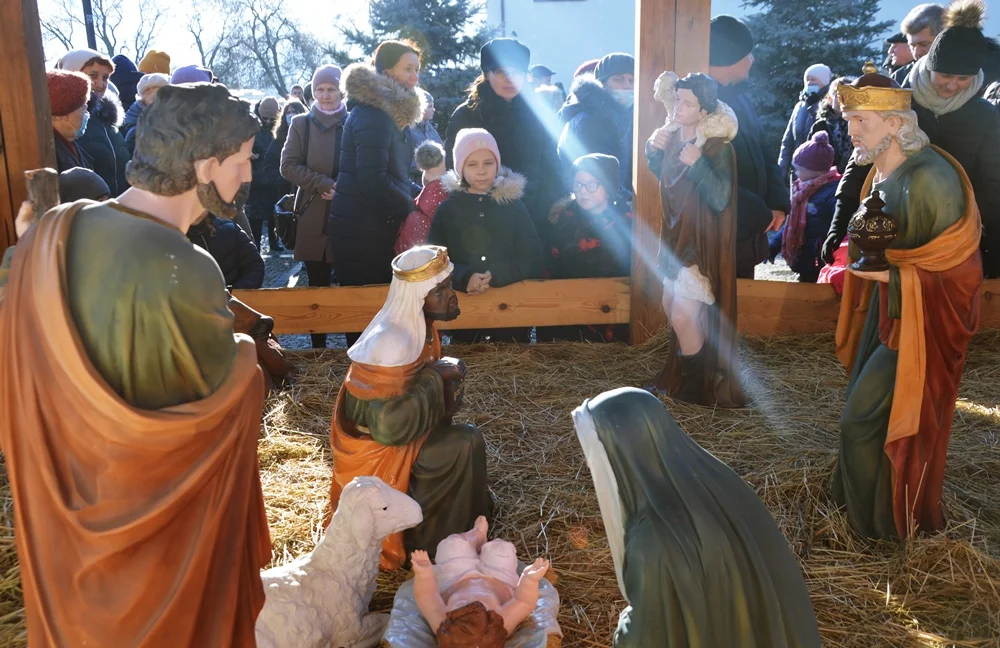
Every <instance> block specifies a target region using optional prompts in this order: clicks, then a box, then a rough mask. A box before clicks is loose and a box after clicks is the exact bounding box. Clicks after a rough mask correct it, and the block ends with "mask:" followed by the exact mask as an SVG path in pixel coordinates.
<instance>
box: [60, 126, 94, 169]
mask: <svg viewBox="0 0 1000 648" xmlns="http://www.w3.org/2000/svg"><path fill="white" fill-rule="evenodd" d="M52 134H53V137H54V138H55V141H56V171H58V172H59V173H62V172H63V171H68V170H69V169H72V168H74V167H83V168H84V169H90V170H91V171H93V170H94V162H93V160H91V159H90V156H89V155H87V152H86V151H84V150H83V147H81V146H80V145H79V144H75V145H73V144H70V143H68V142H67V141H66V140H64V139H63V138H62V136H61V135H59V133H57V132H55V131H54V130H53V131H52ZM74 148H75V149H76V151H75V152H74V150H73V149H74Z"/></svg>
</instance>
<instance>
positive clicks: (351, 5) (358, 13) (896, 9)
mask: <svg viewBox="0 0 1000 648" xmlns="http://www.w3.org/2000/svg"><path fill="white" fill-rule="evenodd" d="M0 1H3V0H0ZM55 1H56V0H39V2H38V5H39V11H40V13H41V15H42V17H43V18H44V17H46V16H47V15H51V13H52V12H53V11H54V7H55V6H56V5H55ZM139 1H140V0H124V2H125V5H126V8H127V9H129V11H127V12H126V16H125V21H124V23H123V25H122V28H123V30H125V31H128V30H129V28H130V25H134V16H135V14H136V13H137V7H138V3H139ZM276 1H278V2H281V3H282V4H283V5H284V6H285V9H286V11H288V12H289V13H290V14H291V15H292V16H294V17H295V18H297V19H298V22H299V23H300V24H301V25H303V26H304V28H305V29H306V30H307V31H310V32H312V33H313V34H314V35H315V36H316V37H317V38H319V39H320V40H321V41H329V40H335V39H337V37H338V33H337V26H338V25H339V24H345V23H347V22H348V21H351V20H353V21H355V22H358V23H360V24H363V23H364V22H365V20H366V17H367V7H368V1H367V0H336V2H329V3H323V4H326V6H330V7H336V8H335V9H334V8H331V9H329V10H328V11H327V10H318V7H319V6H320V3H319V2H315V1H305V2H302V1H298V0H276ZM622 1H623V2H627V1H628V0H622ZM69 2H72V3H74V4H76V5H78V6H82V5H81V4H80V3H79V0H69ZM162 2H163V3H164V4H167V5H170V6H172V7H173V8H172V10H171V14H170V16H169V19H168V20H167V21H166V22H165V23H164V25H163V27H162V28H161V29H159V30H158V33H157V35H156V37H155V38H154V44H153V48H154V49H161V50H165V51H167V52H168V53H169V54H170V56H171V62H172V64H173V65H174V66H175V67H177V66H181V65H189V64H192V63H200V62H201V61H200V60H199V57H198V51H197V49H195V47H194V42H193V41H192V39H191V35H190V34H189V33H188V32H187V30H186V29H185V28H184V25H185V23H186V20H187V15H188V12H189V11H190V7H191V3H197V0H162ZM741 4H742V0H714V2H713V3H712V15H718V14H721V13H729V14H733V15H737V16H741V15H744V14H745V13H746V12H745V11H744V10H743V9H742V8H741ZM916 4H918V3H917V2H915V1H914V0H882V2H881V8H882V9H881V11H880V13H879V16H878V17H879V18H880V19H883V20H893V21H896V23H897V24H898V21H900V20H902V18H903V17H904V16H905V15H906V13H907V12H908V11H909V10H910V8H911V7H913V6H915V5H916ZM79 11H80V14H81V15H82V9H79ZM985 32H986V34H987V35H990V36H997V35H1000V12H998V13H993V12H988V13H987V17H986V28H985ZM74 37H75V45H76V46H77V47H86V45H87V42H86V36H85V35H84V32H83V30H82V29H79V28H78V29H77V30H76V32H75V33H74ZM50 50H51V51H50ZM61 50H62V47H61V46H59V45H49V46H48V48H47V49H46V58H47V59H48V60H50V61H54V60H55V59H57V58H58V57H59V56H61V55H62V53H63V52H62V51H61Z"/></svg>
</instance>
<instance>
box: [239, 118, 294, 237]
mask: <svg viewBox="0 0 1000 648" xmlns="http://www.w3.org/2000/svg"><path fill="white" fill-rule="evenodd" d="M268 126H270V124H265V126H264V127H263V128H261V129H260V130H259V131H258V132H257V135H256V137H254V140H253V152H254V155H256V156H257V158H256V159H254V160H253V162H251V163H250V164H251V165H252V167H253V180H252V181H251V182H250V197H249V198H247V218H249V219H250V220H256V221H263V220H267V219H269V218H270V217H271V215H272V214H274V204H275V203H276V202H278V201H279V200H281V197H282V196H284V195H285V194H286V193H288V192H289V189H288V187H289V183H288V181H287V180H285V179H284V178H282V177H281V174H280V172H279V169H280V167H281V150H280V149H278V147H276V146H272V145H273V144H274V135H272V134H271V129H270V128H269V127H268ZM272 149H273V150H272ZM269 150H270V151H271V155H272V156H276V157H277V159H271V160H270V161H269V160H268V151H269ZM269 163H270V164H272V165H273V170H271V169H268V165H269ZM275 176H277V177H276V178H275Z"/></svg>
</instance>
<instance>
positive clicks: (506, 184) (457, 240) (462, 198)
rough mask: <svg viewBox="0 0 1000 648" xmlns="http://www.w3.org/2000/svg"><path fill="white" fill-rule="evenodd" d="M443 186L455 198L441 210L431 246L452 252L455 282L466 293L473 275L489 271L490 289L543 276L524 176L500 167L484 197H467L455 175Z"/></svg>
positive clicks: (431, 238)
mask: <svg viewBox="0 0 1000 648" xmlns="http://www.w3.org/2000/svg"><path fill="white" fill-rule="evenodd" d="M442 182H443V184H444V186H445V188H447V189H448V190H449V191H450V192H451V196H450V197H449V198H448V199H447V200H445V201H444V202H443V203H441V205H440V206H439V207H438V210H437V213H436V214H435V215H434V222H433V224H432V225H431V229H430V233H429V234H428V236H427V242H428V243H430V244H432V245H443V246H445V247H447V248H448V257H449V258H450V259H451V261H452V263H454V264H455V272H454V273H453V274H452V283H453V285H454V286H455V289H456V290H461V291H463V292H464V291H465V290H466V288H467V287H468V285H469V277H471V276H472V274H473V273H483V272H486V271H489V272H490V273H491V274H492V275H493V278H492V279H491V280H490V287H491V288H500V287H503V286H507V285H509V284H512V283H517V282H518V281H523V280H525V279H539V278H541V276H542V246H541V243H540V242H539V240H538V234H537V233H536V232H535V226H534V223H533V222H532V220H531V216H530V215H529V214H528V209H527V208H526V207H525V205H524V203H523V202H522V201H521V196H523V195H524V185H525V180H524V176H522V175H521V174H519V173H514V172H513V171H511V170H510V169H507V168H503V167H501V168H500V171H499V173H498V174H497V178H496V180H495V181H494V183H493V188H492V189H491V190H490V191H489V193H488V194H486V195H485V196H481V195H477V194H471V193H469V192H467V191H466V190H465V189H464V188H463V187H462V186H461V183H460V182H459V180H458V176H457V175H455V173H454V171H449V172H448V174H447V175H446V176H445V177H444V178H443V179H442Z"/></svg>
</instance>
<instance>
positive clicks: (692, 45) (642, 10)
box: [630, 0, 712, 344]
mask: <svg viewBox="0 0 1000 648" xmlns="http://www.w3.org/2000/svg"><path fill="white" fill-rule="evenodd" d="M635 13H636V30H635V43H636V45H635V47H636V53H637V56H636V78H635V87H636V95H635V107H636V111H635V122H634V126H635V128H634V131H635V139H634V142H633V169H634V172H633V173H634V176H633V181H634V183H635V188H636V195H635V200H634V201H633V217H634V237H633V244H632V245H633V248H632V249H633V252H632V293H631V320H632V323H633V324H632V327H631V334H630V336H631V341H632V343H633V344H637V343H640V342H643V341H645V340H647V339H649V337H650V336H652V335H653V334H654V333H655V332H656V331H657V330H659V329H660V327H662V326H663V325H664V323H665V317H664V314H663V308H662V306H660V298H661V293H662V286H661V285H660V280H659V278H658V274H657V272H656V266H655V262H656V254H657V250H658V249H659V243H660V187H659V180H658V179H657V178H656V177H655V176H654V175H653V174H652V173H650V171H649V169H648V168H647V166H646V156H645V154H644V148H645V144H646V139H647V138H648V137H649V135H650V134H651V133H652V132H653V131H654V130H655V129H656V128H658V127H660V126H662V125H663V123H664V120H665V118H666V114H665V112H664V109H663V105H662V104H661V103H660V102H658V101H656V100H655V99H654V98H653V82H654V81H656V79H657V77H659V76H660V74H662V73H663V72H664V71H666V70H674V71H675V72H677V74H679V75H680V76H684V75H686V74H688V73H690V72H707V71H708V35H709V23H710V21H711V17H712V7H711V1H710V0H636V8H635Z"/></svg>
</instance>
